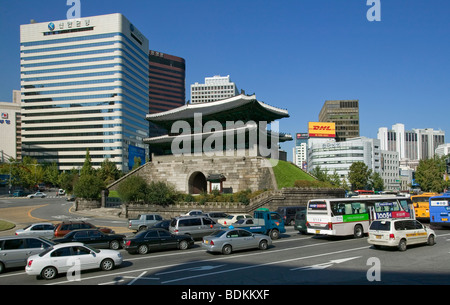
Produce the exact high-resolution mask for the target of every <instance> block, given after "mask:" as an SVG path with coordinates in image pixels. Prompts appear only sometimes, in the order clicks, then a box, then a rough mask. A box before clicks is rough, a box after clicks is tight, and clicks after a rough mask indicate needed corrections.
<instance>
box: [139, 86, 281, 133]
mask: <svg viewBox="0 0 450 305" xmlns="http://www.w3.org/2000/svg"><path fill="white" fill-rule="evenodd" d="M194 114H201V115H202V121H203V122H207V121H211V120H215V121H218V122H223V123H224V122H227V121H233V122H237V121H243V122H248V121H255V122H261V121H264V122H267V123H270V122H272V121H274V120H278V119H281V118H287V117H289V113H288V111H287V110H285V109H281V108H277V107H273V106H270V105H267V104H265V103H263V102H260V101H258V100H257V99H256V96H255V95H251V96H247V95H244V94H241V95H237V96H233V97H230V98H227V99H224V100H220V101H215V102H209V103H196V104H186V105H184V106H181V107H178V108H175V109H172V110H168V111H164V112H160V113H155V114H147V116H146V119H147V120H148V121H150V122H152V123H154V124H157V125H160V126H161V127H164V128H166V129H168V130H170V128H171V126H172V124H173V123H174V122H176V121H179V120H183V121H188V122H192V121H193V120H194Z"/></svg>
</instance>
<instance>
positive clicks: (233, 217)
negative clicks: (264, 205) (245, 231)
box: [217, 214, 253, 225]
mask: <svg viewBox="0 0 450 305" xmlns="http://www.w3.org/2000/svg"><path fill="white" fill-rule="evenodd" d="M245 218H253V216H252V215H249V214H231V215H228V217H226V218H219V219H218V220H217V222H218V223H220V224H221V225H231V224H233V223H235V222H236V221H238V220H241V219H245Z"/></svg>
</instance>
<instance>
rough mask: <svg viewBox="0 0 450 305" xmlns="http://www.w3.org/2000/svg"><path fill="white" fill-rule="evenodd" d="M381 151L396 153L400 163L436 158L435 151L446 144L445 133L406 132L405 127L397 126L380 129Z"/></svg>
mask: <svg viewBox="0 0 450 305" xmlns="http://www.w3.org/2000/svg"><path fill="white" fill-rule="evenodd" d="M377 137H378V139H379V140H380V144H381V149H382V150H388V151H396V152H398V153H399V158H400V161H405V160H423V159H428V158H433V157H434V151H435V149H436V148H437V147H438V146H439V145H441V144H444V143H445V131H442V130H434V129H432V128H426V129H412V130H409V131H407V130H405V125H403V124H395V125H393V126H392V129H388V128H387V127H381V128H379V129H378V136H377Z"/></svg>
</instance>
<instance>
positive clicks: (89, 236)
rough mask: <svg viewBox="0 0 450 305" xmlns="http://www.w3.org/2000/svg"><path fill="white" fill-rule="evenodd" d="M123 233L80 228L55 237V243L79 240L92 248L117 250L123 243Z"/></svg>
mask: <svg viewBox="0 0 450 305" xmlns="http://www.w3.org/2000/svg"><path fill="white" fill-rule="evenodd" d="M124 238H125V235H122V234H107V233H103V232H102V231H100V230H98V229H80V230H73V231H71V232H69V233H67V234H66V235H65V236H64V237H61V238H55V239H53V241H54V242H55V243H68V242H80V243H83V244H86V245H89V246H92V247H94V248H109V249H113V250H117V249H119V248H120V246H121V245H122V243H123V239H124Z"/></svg>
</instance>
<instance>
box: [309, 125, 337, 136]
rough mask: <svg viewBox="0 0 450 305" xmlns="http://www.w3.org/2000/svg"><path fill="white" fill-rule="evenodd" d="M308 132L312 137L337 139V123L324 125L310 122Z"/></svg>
mask: <svg viewBox="0 0 450 305" xmlns="http://www.w3.org/2000/svg"><path fill="white" fill-rule="evenodd" d="M308 131H309V136H310V137H319V138H335V137H336V124H335V123H322V122H309V125H308Z"/></svg>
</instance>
